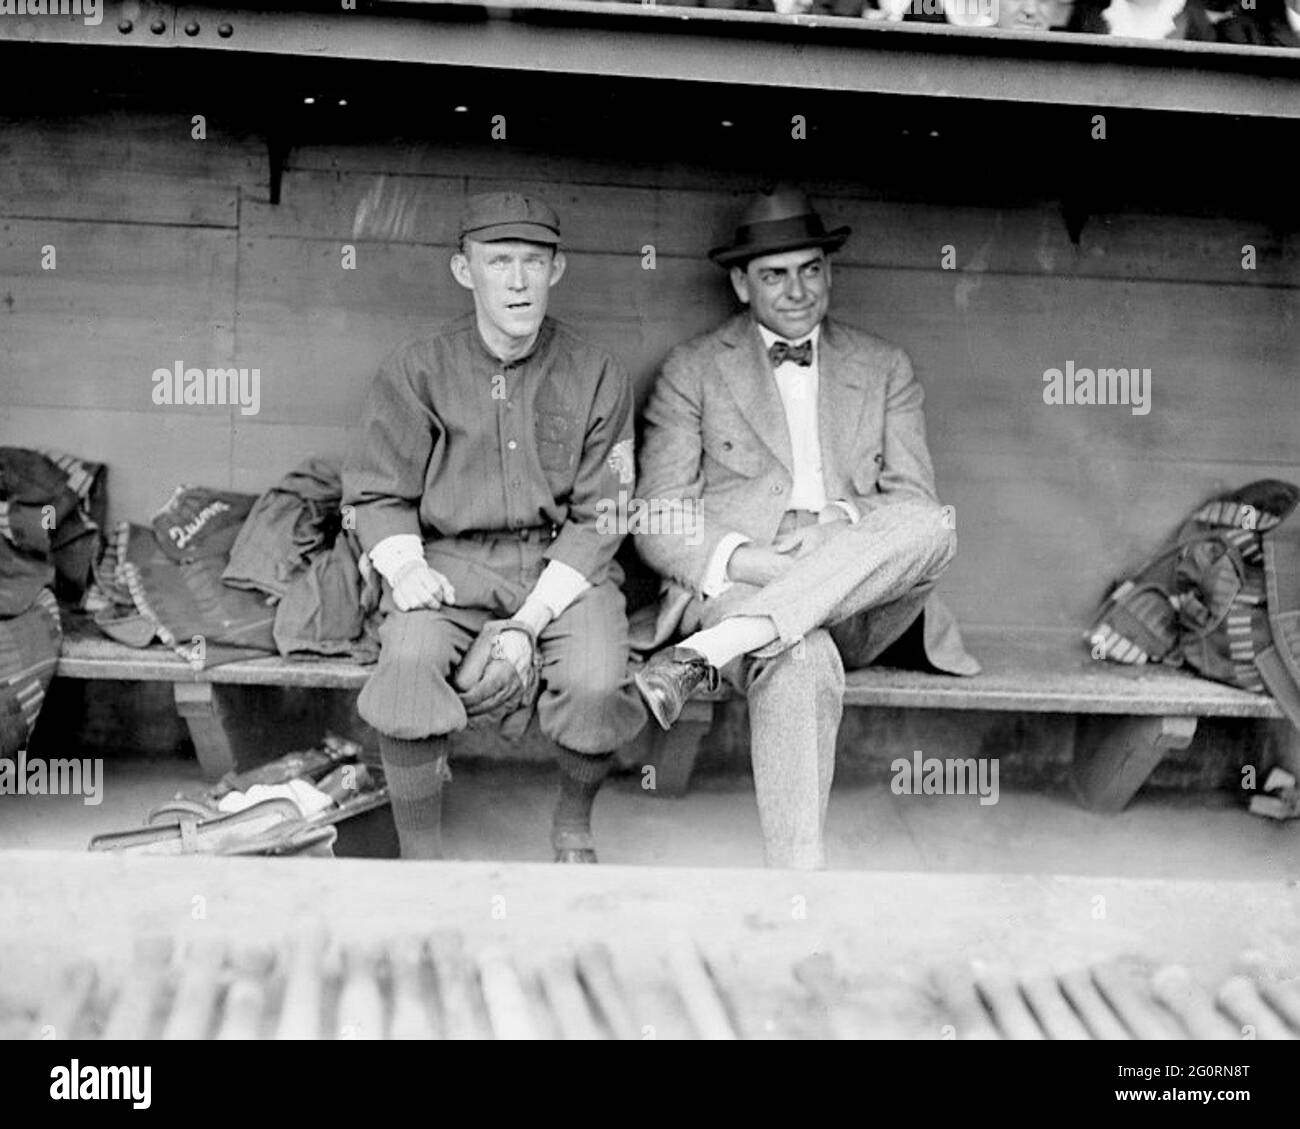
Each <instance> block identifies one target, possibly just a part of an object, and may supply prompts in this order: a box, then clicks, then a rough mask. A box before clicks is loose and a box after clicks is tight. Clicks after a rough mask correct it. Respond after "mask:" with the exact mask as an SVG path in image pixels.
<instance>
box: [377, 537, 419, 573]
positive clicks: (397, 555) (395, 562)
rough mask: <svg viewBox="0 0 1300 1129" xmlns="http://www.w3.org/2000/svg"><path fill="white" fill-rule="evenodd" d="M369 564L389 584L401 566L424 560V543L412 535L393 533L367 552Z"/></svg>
mask: <svg viewBox="0 0 1300 1129" xmlns="http://www.w3.org/2000/svg"><path fill="white" fill-rule="evenodd" d="M368 555H369V557H370V563H371V564H373V565H374V566H375V568H376V569H378V570H379V575H380V576H382V577H383V578H384V579H385V580H387V581H388V583H389V584H392V583H393V577H394V576H396V575H397V573H398V571H399V570H400V569H401V568H402V566H403V565H407V564H410V563H411V561H422V560H424V542H423V541H421V540H420V538H419V537H418V536H417V535H416V534H414V533H394V534H393V535H392V536H391V537H385V538H384V539H383V540H382V541H380V542H379V544H377V545H376V546H375V547H374V548H373V549H371V550H370V552H369V554H368Z"/></svg>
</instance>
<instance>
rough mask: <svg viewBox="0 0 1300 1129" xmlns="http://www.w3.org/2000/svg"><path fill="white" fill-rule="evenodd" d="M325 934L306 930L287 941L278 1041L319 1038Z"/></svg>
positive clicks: (276, 1029)
mask: <svg viewBox="0 0 1300 1129" xmlns="http://www.w3.org/2000/svg"><path fill="white" fill-rule="evenodd" d="M324 955H325V932H324V930H323V929H320V928H313V929H309V930H307V931H306V932H303V933H298V934H295V935H294V936H293V937H291V938H289V942H288V956H287V959H286V962H285V963H286V968H287V971H286V973H285V981H284V998H283V999H282V1000H281V1001H280V1017H279V1019H278V1021H277V1023H276V1028H275V1037H276V1038H277V1039H319V1038H320V1037H321V1006H322V1000H323V997H324V982H325V969H324Z"/></svg>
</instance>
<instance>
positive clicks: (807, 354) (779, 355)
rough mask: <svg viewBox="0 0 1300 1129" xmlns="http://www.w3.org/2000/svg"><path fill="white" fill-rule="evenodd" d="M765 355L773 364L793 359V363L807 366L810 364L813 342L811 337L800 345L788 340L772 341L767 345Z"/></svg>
mask: <svg viewBox="0 0 1300 1129" xmlns="http://www.w3.org/2000/svg"><path fill="white" fill-rule="evenodd" d="M767 355H768V357H769V358H770V359H771V361H772V364H774V365H782V364H784V363H785V362H786V361H794V363H795V364H797V365H803V366H804V367H805V368H808V367H810V366H811V365H812V359H813V343H812V340H811V338H810V339H809V340H807V341H805V342H804V343H803V344H802V345H791V344H790V342H788V341H773V342H772V344H771V345H769V346H768V349H767Z"/></svg>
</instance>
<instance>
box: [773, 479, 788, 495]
mask: <svg viewBox="0 0 1300 1129" xmlns="http://www.w3.org/2000/svg"><path fill="white" fill-rule="evenodd" d="M784 490H785V487H784V486H782V485H781V484H780V483H779V482H773V483H772V493H773V494H780V493H781V492H782V491H784Z"/></svg>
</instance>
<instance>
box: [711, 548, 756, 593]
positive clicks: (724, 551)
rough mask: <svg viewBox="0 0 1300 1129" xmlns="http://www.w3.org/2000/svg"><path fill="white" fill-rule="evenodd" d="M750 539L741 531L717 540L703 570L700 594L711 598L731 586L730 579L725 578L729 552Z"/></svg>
mask: <svg viewBox="0 0 1300 1129" xmlns="http://www.w3.org/2000/svg"><path fill="white" fill-rule="evenodd" d="M752 540H753V539H752V538H750V537H746V536H745V535H744V534H743V533H728V534H727V535H726V536H725V537H723V539H722V540H721V541H719V542H718V547H717V548H716V549H714V550H713V556H712V557H710V558H709V567H708V568H706V569H705V570H704V578H703V579H702V580H701V581H700V592H701V594H703V595H704V596H707V597H709V598H710V599H711V598H712V597H714V596H721V595H722V593H723V592H725V591H726V590H727V589H728V588H730V587H731V581H730V580H728V579H727V565H728V564H729V563H730V562H731V554H732V553H734V552H735V551H736V550H737V549H739V548H740V546H741V545H748V544H750V542H751V541H752Z"/></svg>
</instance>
